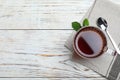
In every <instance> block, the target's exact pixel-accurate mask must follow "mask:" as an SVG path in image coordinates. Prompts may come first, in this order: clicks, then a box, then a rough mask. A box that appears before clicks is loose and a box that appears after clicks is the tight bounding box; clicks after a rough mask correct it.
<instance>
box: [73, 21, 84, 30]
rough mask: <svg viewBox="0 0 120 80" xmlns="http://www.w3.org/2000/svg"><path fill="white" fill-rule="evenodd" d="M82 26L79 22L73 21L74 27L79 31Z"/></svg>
mask: <svg viewBox="0 0 120 80" xmlns="http://www.w3.org/2000/svg"><path fill="white" fill-rule="evenodd" d="M81 27H82V26H81V24H80V23H79V22H72V28H73V29H74V30H75V31H77V30H78V29H80V28H81Z"/></svg>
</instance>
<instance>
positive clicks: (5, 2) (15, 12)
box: [0, 0, 94, 29]
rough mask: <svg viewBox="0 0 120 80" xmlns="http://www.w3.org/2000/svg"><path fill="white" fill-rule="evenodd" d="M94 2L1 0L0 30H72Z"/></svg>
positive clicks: (89, 0)
mask: <svg viewBox="0 0 120 80" xmlns="http://www.w3.org/2000/svg"><path fill="white" fill-rule="evenodd" d="M93 1H94V0H17V1H16V0H11V1H9V0H0V29H71V27H70V26H71V22H72V21H74V20H77V21H79V20H80V19H81V18H82V16H83V15H84V14H85V12H86V11H87V9H88V8H89V7H90V6H91V5H92V3H93Z"/></svg>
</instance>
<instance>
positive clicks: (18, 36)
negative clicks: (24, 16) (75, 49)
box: [0, 30, 101, 78]
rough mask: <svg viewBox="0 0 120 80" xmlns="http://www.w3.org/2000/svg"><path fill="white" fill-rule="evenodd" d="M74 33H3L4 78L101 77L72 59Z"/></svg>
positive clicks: (0, 67)
mask: <svg viewBox="0 0 120 80" xmlns="http://www.w3.org/2000/svg"><path fill="white" fill-rule="evenodd" d="M71 32H72V30H1V31H0V77H1V78H2V77H41V78H44V77H48V78H51V77H53V78H63V77H66V78H101V76H100V75H98V74H97V73H95V72H93V71H92V70H90V69H88V68H86V67H84V66H82V65H81V64H79V63H77V62H75V61H74V60H73V59H72V54H71V53H70V51H68V50H67V49H66V48H65V47H64V43H65V41H66V38H67V37H68V35H69V34H70V33H71Z"/></svg>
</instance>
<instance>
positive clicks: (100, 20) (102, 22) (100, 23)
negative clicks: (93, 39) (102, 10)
mask: <svg viewBox="0 0 120 80" xmlns="http://www.w3.org/2000/svg"><path fill="white" fill-rule="evenodd" d="M97 26H99V27H100V28H101V29H102V30H104V31H105V32H106V33H107V35H108V37H109V39H110V41H111V43H112V45H113V46H114V48H115V50H116V52H117V53H119V54H120V50H119V48H118V46H117V45H116V43H115V41H114V40H113V38H112V37H111V35H110V34H109V32H108V31H107V27H109V26H108V24H107V21H106V20H105V19H104V18H102V17H99V18H98V19H97Z"/></svg>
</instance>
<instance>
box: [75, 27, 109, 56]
mask: <svg viewBox="0 0 120 80" xmlns="http://www.w3.org/2000/svg"><path fill="white" fill-rule="evenodd" d="M73 48H74V51H75V53H77V54H78V55H79V56H80V57H82V58H96V57H98V56H100V55H102V54H103V53H104V52H106V51H107V49H108V48H107V39H106V36H105V34H104V32H103V31H102V30H101V29H100V28H97V27H94V26H88V27H84V28H81V29H80V30H79V31H77V33H76V35H75V37H74V40H73Z"/></svg>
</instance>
